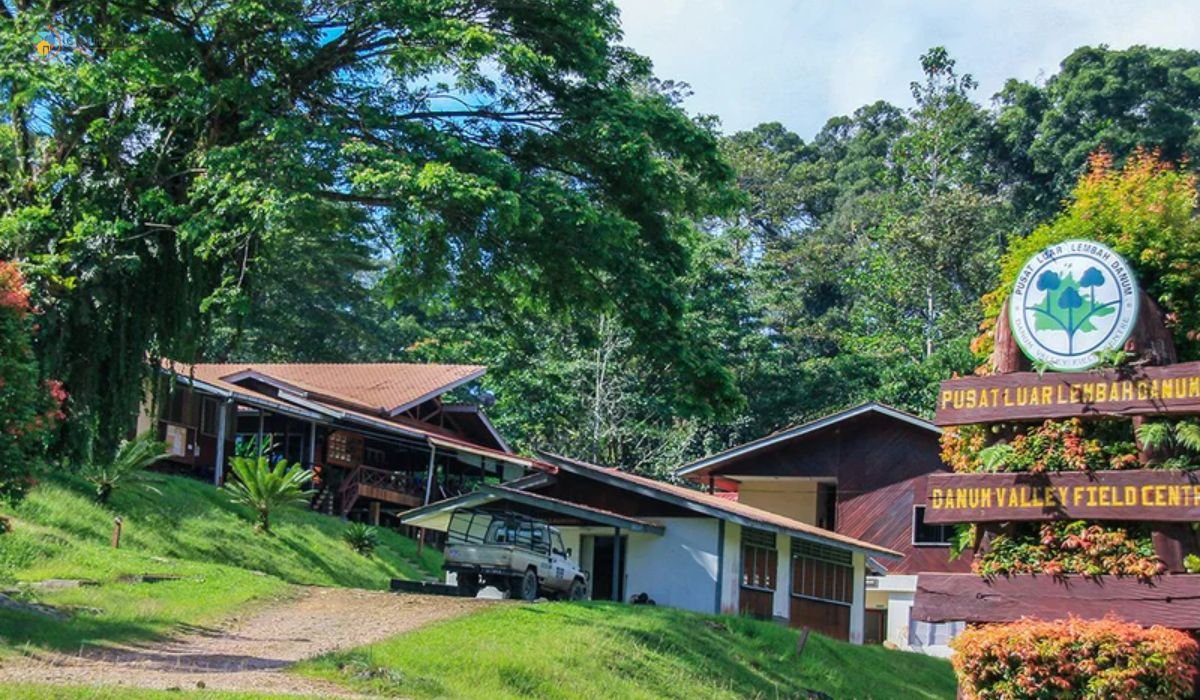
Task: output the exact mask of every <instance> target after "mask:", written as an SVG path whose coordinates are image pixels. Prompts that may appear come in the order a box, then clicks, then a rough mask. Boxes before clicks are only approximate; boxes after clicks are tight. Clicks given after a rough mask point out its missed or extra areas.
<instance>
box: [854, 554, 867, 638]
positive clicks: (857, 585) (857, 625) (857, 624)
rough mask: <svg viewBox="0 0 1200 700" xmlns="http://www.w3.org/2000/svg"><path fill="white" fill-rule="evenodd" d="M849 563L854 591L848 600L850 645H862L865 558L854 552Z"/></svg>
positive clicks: (865, 589)
mask: <svg viewBox="0 0 1200 700" xmlns="http://www.w3.org/2000/svg"><path fill="white" fill-rule="evenodd" d="M851 561H852V562H853V563H854V575H853V577H852V579H851V580H852V581H854V591H853V593H852V594H851V598H850V643H851V644H862V643H863V628H864V626H865V624H866V617H867V614H866V611H867V556H866V555H865V554H863V553H862V552H855V553H854V554H853V555H852V558H851Z"/></svg>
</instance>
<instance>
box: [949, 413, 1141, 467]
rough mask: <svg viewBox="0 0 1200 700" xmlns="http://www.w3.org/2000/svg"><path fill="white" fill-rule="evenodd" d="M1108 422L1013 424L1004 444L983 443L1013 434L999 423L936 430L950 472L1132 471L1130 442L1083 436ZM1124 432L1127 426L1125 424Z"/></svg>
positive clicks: (1135, 459)
mask: <svg viewBox="0 0 1200 700" xmlns="http://www.w3.org/2000/svg"><path fill="white" fill-rule="evenodd" d="M1112 428H1113V426H1106V425H1104V424H1102V423H1097V422H1091V423H1086V424H1085V423H1084V421H1082V420H1080V419H1078V418H1071V419H1068V420H1065V421H1054V420H1048V421H1045V422H1044V423H1042V424H1041V425H1039V426H1025V427H1021V428H1016V429H1015V430H1017V431H1023V432H1017V433H1016V434H1015V435H1012V436H1011V437H1009V438H1008V440H1007V442H998V443H996V444H991V445H990V444H989V443H990V442H992V440H991V439H990V438H992V437H993V436H994V435H996V434H1007V433H1011V432H1013V430H1014V429H1013V428H1009V427H1006V426H1003V425H993V426H990V427H989V426H984V425H964V426H959V427H958V428H948V429H946V430H945V431H944V432H943V433H942V438H941V441H942V461H944V462H945V463H946V464H948V465H950V467H951V468H952V469H953V470H954V471H956V472H967V473H971V472H1029V473H1032V474H1039V473H1042V472H1060V471H1093V470H1098V469H1133V468H1136V467H1138V466H1140V465H1139V462H1138V457H1137V454H1136V452H1137V448H1136V446H1135V445H1134V443H1133V442H1132V441H1131V440H1124V439H1119V438H1118V439H1113V436H1105V438H1103V439H1102V438H1101V437H1096V436H1093V435H1089V431H1097V430H1105V429H1107V430H1109V431H1110V432H1111V431H1112ZM1125 429H1126V430H1128V429H1129V428H1128V426H1127V425H1126V426H1125Z"/></svg>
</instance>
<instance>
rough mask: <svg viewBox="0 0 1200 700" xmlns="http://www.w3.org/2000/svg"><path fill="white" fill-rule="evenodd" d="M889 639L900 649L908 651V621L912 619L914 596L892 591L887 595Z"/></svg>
mask: <svg viewBox="0 0 1200 700" xmlns="http://www.w3.org/2000/svg"><path fill="white" fill-rule="evenodd" d="M887 596H888V601H887V611H888V613H887V620H888V628H887V638H888V641H889V642H891V643H892V644H895V645H896V646H897V647H899V648H900V649H908V648H909V646H908V621H909V619H911V617H912V606H913V597H914V596H913V594H912V593H903V592H900V591H891V592H889V593H888V594H887Z"/></svg>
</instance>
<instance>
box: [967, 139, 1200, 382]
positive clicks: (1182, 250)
mask: <svg viewBox="0 0 1200 700" xmlns="http://www.w3.org/2000/svg"><path fill="white" fill-rule="evenodd" d="M1196 184H1197V177H1196V175H1195V173H1193V172H1192V167H1191V166H1190V165H1188V166H1186V167H1182V168H1177V167H1174V166H1171V165H1169V164H1166V163H1163V162H1162V161H1161V160H1160V159H1159V158H1158V155H1157V154H1155V153H1149V152H1144V151H1143V152H1139V153H1137V154H1135V155H1133V156H1131V157H1130V158H1129V159H1128V160H1126V162H1125V165H1124V166H1123V167H1122V168H1119V169H1118V168H1115V167H1113V162H1112V158H1111V156H1109V155H1108V154H1106V153H1104V152H1099V153H1096V154H1095V155H1093V156H1092V158H1091V159H1090V163H1089V169H1088V173H1087V174H1086V175H1084V176H1083V177H1082V178H1081V179H1080V180H1079V183H1078V184H1077V185H1076V186H1075V191H1074V192H1072V194H1071V200H1070V201H1069V202H1068V203H1067V208H1066V210H1065V211H1063V212H1062V213H1061V214H1060V215H1059V216H1058V217H1057V218H1055V219H1054V220H1053V221H1051V222H1050V223H1047V224H1044V225H1042V226H1039V227H1038V228H1037V229H1036V230H1034V231H1033V232H1032V233H1030V234H1029V235H1028V236H1025V237H1023V238H1014V239H1013V241H1012V244H1011V245H1010V246H1009V249H1008V252H1007V254H1005V256H1004V257H1003V259H1002V260H1001V264H1000V276H999V280H998V284H997V285H996V288H995V289H994V290H993V291H992V292H990V293H989V294H987V295H986V296H985V297H984V307H985V310H984V313H985V320H984V322H983V324H982V325H981V327H980V330H981V331H982V333H981V335H980V336H979V337H977V338H976V339H975V341H974V342H973V343H972V349H974V350H975V351H976V352H977V353H978V354H979V355H980V356H981V359H982V357H983V356H986V355H987V354H988V353H990V352H991V351H992V347H993V342H992V341H993V337H992V331H993V330H994V328H995V324H996V320H997V317H998V316H999V314H1000V308H1001V307H1002V306H1003V305H1004V300H1005V299H1006V298H1007V297H1008V294H1009V291H1010V290H1011V289H1012V285H1013V282H1014V281H1015V280H1016V278H1017V274H1018V273H1019V272H1020V269H1021V267H1022V266H1023V265H1024V264H1025V261H1027V260H1028V259H1029V258H1030V256H1032V255H1034V254H1035V253H1037V252H1038V251H1040V250H1042V249H1043V248H1045V247H1047V246H1049V245H1052V244H1054V243H1061V242H1062V241H1066V240H1070V239H1072V238H1088V239H1092V240H1096V241H1100V242H1101V243H1105V244H1107V245H1109V246H1111V247H1112V248H1113V249H1114V250H1116V251H1117V252H1118V253H1120V254H1121V255H1122V256H1124V257H1125V259H1126V260H1127V261H1128V262H1129V264H1130V265H1132V266H1133V269H1134V271H1135V272H1136V273H1137V276H1138V281H1139V282H1140V283H1141V286H1142V288H1143V289H1144V290H1145V291H1146V293H1147V294H1148V295H1149V296H1150V298H1151V299H1154V300H1155V301H1156V302H1158V304H1159V306H1161V307H1162V310H1163V312H1164V313H1165V314H1166V320H1167V323H1168V325H1169V327H1170V328H1171V331H1172V333H1173V334H1174V336H1175V344H1176V346H1177V347H1178V349H1179V356H1180V359H1181V360H1193V359H1198V358H1200V218H1198V217H1196V216H1195V212H1196V204H1197V190H1196ZM989 367H990V365H989Z"/></svg>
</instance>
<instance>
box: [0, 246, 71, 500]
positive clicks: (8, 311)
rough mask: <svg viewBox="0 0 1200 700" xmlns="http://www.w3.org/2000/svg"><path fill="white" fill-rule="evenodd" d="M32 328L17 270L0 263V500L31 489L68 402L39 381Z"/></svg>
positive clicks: (55, 388) (25, 292)
mask: <svg viewBox="0 0 1200 700" xmlns="http://www.w3.org/2000/svg"><path fill="white" fill-rule="evenodd" d="M32 324H33V320H32V310H31V309H30V306H29V292H28V290H26V288H25V284H24V281H23V279H22V278H21V272H20V270H18V269H17V267H16V266H15V265H13V264H12V263H9V262H5V261H3V260H0V500H8V501H11V500H14V499H17V498H20V497H21V496H22V495H24V493H25V491H26V489H28V488H29V486H30V485H32V483H33V475H34V474H35V473H36V468H37V466H38V464H39V462H40V459H41V457H42V456H43V453H44V451H45V448H46V444H47V441H48V440H49V438H50V436H51V435H52V432H53V430H54V427H55V426H56V425H57V424H58V422H59V421H61V420H62V419H63V404H64V402H65V401H66V399H67V394H66V392H65V391H64V390H63V387H62V384H60V383H58V382H55V381H50V382H43V381H42V380H41V378H40V374H39V372H38V365H37V361H36V360H35V359H34V356H33V347H32V337H33V325H32Z"/></svg>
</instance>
